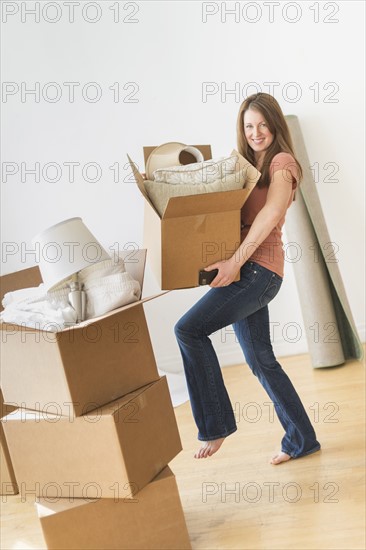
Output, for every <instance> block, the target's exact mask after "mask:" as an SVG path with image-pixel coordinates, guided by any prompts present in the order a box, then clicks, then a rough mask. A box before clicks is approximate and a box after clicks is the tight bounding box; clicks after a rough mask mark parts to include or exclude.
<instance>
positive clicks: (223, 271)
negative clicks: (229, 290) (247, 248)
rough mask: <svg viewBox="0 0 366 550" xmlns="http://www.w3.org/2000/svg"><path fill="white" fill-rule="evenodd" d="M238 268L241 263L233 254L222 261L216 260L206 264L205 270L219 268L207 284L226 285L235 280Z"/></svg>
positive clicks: (214, 285) (213, 285) (214, 286)
mask: <svg viewBox="0 0 366 550" xmlns="http://www.w3.org/2000/svg"><path fill="white" fill-rule="evenodd" d="M240 268H241V265H240V263H239V262H238V261H237V259H236V258H235V255H234V256H232V257H231V258H230V259H229V260H224V261H222V262H216V263H215V264H211V265H208V266H207V267H205V271H212V270H213V269H218V270H219V272H218V274H217V275H216V277H215V278H214V280H213V281H212V283H211V284H210V285H209V286H210V287H213V288H219V287H222V286H228V285H229V284H231V283H232V282H233V281H234V280H235V278H236V276H237V274H238V271H239V270H240Z"/></svg>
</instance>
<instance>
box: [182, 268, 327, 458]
mask: <svg viewBox="0 0 366 550" xmlns="http://www.w3.org/2000/svg"><path fill="white" fill-rule="evenodd" d="M281 284H282V279H281V277H279V275H277V274H276V273H274V272H272V271H270V270H269V269H266V268H265V267H263V266H261V265H259V264H257V263H255V262H251V261H249V262H246V263H245V264H244V266H243V267H242V268H241V269H240V281H237V282H233V283H231V284H230V285H229V286H226V287H220V288H211V289H210V290H209V291H208V292H207V293H206V294H205V295H204V296H203V297H202V298H201V299H200V300H199V301H198V302H197V303H196V304H195V305H194V306H193V307H192V308H191V309H190V310H189V311H188V312H187V313H185V314H184V315H183V317H182V318H181V319H180V320H179V321H178V322H177V324H176V325H175V327H174V330H175V335H176V338H177V341H178V345H179V348H180V351H181V355H182V359H183V365H184V371H185V376H186V380H187V385H188V391H189V395H190V401H191V407H192V413H193V416H194V419H195V422H196V424H197V428H198V439H199V440H201V441H209V440H212V439H218V438H220V437H226V436H228V435H230V434H232V433H233V432H235V431H236V430H237V426H236V421H235V417H234V412H233V408H232V405H231V402H230V398H229V396H228V393H227V390H226V387H225V385H224V381H223V378H222V372H221V368H220V365H219V362H218V359H217V355H216V353H215V350H214V348H213V346H212V342H211V340H210V338H209V336H210V335H211V334H213V333H214V332H216V331H218V330H220V329H221V328H223V327H226V326H228V325H230V324H232V325H233V328H234V331H235V334H236V337H237V339H238V341H239V343H240V346H241V348H242V350H243V352H244V356H245V359H246V362H247V363H248V365H249V367H250V369H251V370H252V372H253V374H254V375H255V376H256V377H257V378H258V379H259V381H260V382H261V384H262V386H263V387H264V389H265V390H266V392H267V393H268V395H269V397H270V399H271V400H272V401H273V403H274V408H275V411H276V414H277V416H278V419H279V421H280V422H281V424H282V426H283V428H284V430H285V435H284V437H283V439H282V446H281V450H282V451H283V452H285V453H287V454H288V455H290V456H291V457H293V458H297V457H300V456H303V455H306V454H310V453H312V452H315V451H317V450H318V449H320V444H319V443H318V441H317V440H316V435H315V432H314V429H313V427H312V425H311V422H310V420H309V417H308V415H307V414H306V411H305V409H304V406H303V404H302V403H301V400H300V398H299V396H298V394H297V392H296V390H295V388H294V386H293V385H292V383H291V381H290V379H289V377H288V376H287V374H286V373H285V372H284V370H283V369H282V367H281V365H280V364H279V363H278V362H277V360H276V358H275V356H274V353H273V350H272V344H271V339H270V325H269V315H268V303H269V302H270V301H271V300H272V299H273V298H274V297H275V296H276V294H277V293H278V291H279V289H280V287H281Z"/></svg>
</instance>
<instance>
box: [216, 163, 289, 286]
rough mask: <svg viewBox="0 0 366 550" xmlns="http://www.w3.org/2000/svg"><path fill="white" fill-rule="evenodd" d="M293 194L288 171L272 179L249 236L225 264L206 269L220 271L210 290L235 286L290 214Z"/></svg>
mask: <svg viewBox="0 0 366 550" xmlns="http://www.w3.org/2000/svg"><path fill="white" fill-rule="evenodd" d="M291 193H292V182H291V181H290V179H289V177H288V170H277V171H276V172H274V174H273V176H272V181H271V184H270V186H269V188H268V194H267V200H266V203H265V205H264V206H263V208H262V209H261V210H260V211H259V212H258V214H257V216H256V217H255V220H254V222H253V223H252V225H251V228H250V230H249V233H248V235H247V236H246V237H245V239H244V241H243V242H242V243H241V245H240V246H239V248H238V249H237V251H236V252H235V254H234V255H233V256H232V257H231V258H230V259H229V260H225V261H222V262H216V263H215V264H211V265H210V266H208V267H206V270H208V271H211V270H212V269H215V268H216V269H218V270H219V272H218V274H217V275H216V277H215V279H214V280H213V281H212V283H211V285H210V286H211V287H220V286H227V285H228V284H230V283H232V282H233V281H234V279H235V277H236V275H237V273H238V271H239V269H240V268H241V266H242V265H244V264H245V262H246V261H247V260H248V259H249V258H250V256H251V255H252V254H253V253H254V251H255V250H256V249H257V248H258V247H259V245H260V244H262V242H263V241H264V240H265V239H266V238H267V237H268V235H269V234H270V232H271V231H272V229H273V228H274V227H275V226H276V225H277V223H278V222H279V221H280V220H281V218H282V217H283V216H284V214H285V213H286V210H287V205H288V202H289V200H290V197H291Z"/></svg>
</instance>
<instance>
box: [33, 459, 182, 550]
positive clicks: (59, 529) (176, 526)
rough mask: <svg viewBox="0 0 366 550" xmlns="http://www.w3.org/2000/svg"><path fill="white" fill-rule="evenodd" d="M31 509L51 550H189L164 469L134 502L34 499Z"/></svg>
mask: <svg viewBox="0 0 366 550" xmlns="http://www.w3.org/2000/svg"><path fill="white" fill-rule="evenodd" d="M36 507H37V513H38V517H39V519H40V522H41V527H42V531H43V535H44V538H45V541H46V544H47V548H49V549H50V550H58V549H59V548H63V549H65V550H68V549H69V550H74V549H75V548H84V549H90V550H105V549H112V548H113V549H115V550H119V549H122V548H125V549H136V550H142V549H147V548H149V549H156V548H161V549H163V548H164V549H167V550H173V549H177V550H178V549H181V550H183V549H190V548H191V544H190V541H189V536H188V531H187V527H186V523H185V519H184V514H183V509H182V505H181V501H180V497H179V492H178V488H177V483H176V480H175V476H174V474H173V473H172V471H171V470H170V468H169V466H167V467H166V468H164V470H163V471H162V472H161V473H160V474H158V475H157V476H156V477H155V478H154V479H153V480H152V481H151V482H150V483H149V484H148V485H146V487H144V488H143V489H142V490H141V491H140V492H139V493H137V495H136V496H135V498H134V499H133V500H128V501H126V500H123V499H98V500H95V501H88V500H84V499H74V500H73V501H70V499H58V500H57V501H56V502H49V500H45V499H39V501H38V502H37V503H36Z"/></svg>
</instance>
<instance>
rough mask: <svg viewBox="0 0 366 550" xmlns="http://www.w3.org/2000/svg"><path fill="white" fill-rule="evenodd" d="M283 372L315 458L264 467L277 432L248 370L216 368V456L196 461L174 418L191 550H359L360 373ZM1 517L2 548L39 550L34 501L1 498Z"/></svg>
mask: <svg viewBox="0 0 366 550" xmlns="http://www.w3.org/2000/svg"><path fill="white" fill-rule="evenodd" d="M281 363H282V366H283V368H284V369H285V370H286V372H287V373H288V374H289V376H290V378H291V379H292V381H293V383H294V385H295V387H296V388H297V390H298V392H299V393H300V395H301V398H302V400H303V403H304V405H305V408H306V410H307V413H308V415H309V416H310V418H311V420H312V422H313V424H314V427H315V430H316V433H317V436H318V440H319V441H320V442H321V444H322V450H321V451H320V452H318V453H315V454H314V455H310V456H308V457H305V458H301V459H298V460H290V461H289V462H287V463H285V464H282V465H280V466H273V465H270V464H269V459H270V457H271V455H272V453H274V452H275V451H276V450H278V449H279V444H280V440H281V438H282V435H283V430H282V428H281V426H280V424H279V422H278V420H277V418H276V417H275V415H274V413H273V408H272V406H271V405H270V403H269V400H268V397H267V395H266V394H265V392H264V391H263V389H262V388H261V386H260V385H259V384H258V382H257V380H256V378H255V377H254V376H253V375H252V374H251V373H250V372H249V369H248V368H247V366H246V365H239V366H233V367H225V368H224V369H223V375H224V378H225V382H226V385H227V388H228V391H229V394H230V397H231V401H232V404H233V408H234V410H235V414H236V417H237V425H238V431H237V432H236V433H234V434H233V435H231V436H230V437H228V438H227V440H226V441H225V442H224V444H223V446H222V448H221V449H220V451H219V452H218V453H217V454H216V455H215V456H213V457H211V458H208V459H203V460H196V459H194V458H193V453H194V451H195V449H196V448H197V445H198V443H197V440H196V427H195V425H194V422H193V420H192V416H191V411H190V405H189V403H185V404H184V405H181V406H180V407H178V408H176V409H175V411H176V417H177V421H178V426H179V430H180V433H181V438H182V443H183V449H184V450H183V451H182V452H181V453H180V454H179V455H178V456H177V457H176V458H175V459H174V460H173V461H172V462H171V463H170V466H171V468H172V470H173V472H174V473H175V475H176V478H177V483H178V486H179V490H180V495H181V500H182V504H183V508H184V512H185V516H186V521H187V526H188V531H189V534H190V537H191V541H192V548H193V549H197V550H198V549H206V550H213V549H221V548H222V549H230V550H232V549H248V550H249V549H250V550H254V549H266V550H275V549H276V550H277V549H278V550H280V549H281V550H283V549H290V548H291V549H298V550H306V549H309V550H310V549H314V550H318V549H319V550H320V549H327V550H335V549H347V550H351V549H364V548H365V507H364V495H365V493H364V491H365V479H364V473H365V449H364V433H365V432H364V422H365V411H364V404H365V398H364V397H365V369H364V364H363V363H360V362H357V361H354V362H349V363H347V364H346V365H343V366H341V367H334V368H327V369H313V368H312V367H311V363H310V358H309V356H308V355H301V356H296V357H286V358H284V359H283V360H282V361H281ZM1 512H2V525H1V528H2V531H1V548H2V549H6V550H10V549H24V550H25V549H37V550H38V549H43V548H45V545H44V542H43V537H42V533H41V530H40V526H39V523H38V519H37V517H36V514H35V509H34V505H33V503H32V502H29V501H27V502H24V503H22V502H21V501H20V497H19V496H14V497H7V502H5V503H4V502H3V503H2V504H1Z"/></svg>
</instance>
